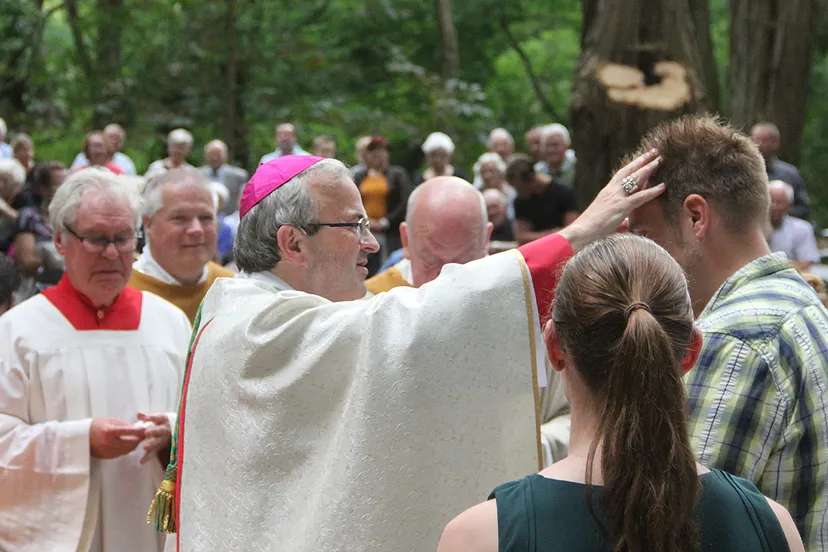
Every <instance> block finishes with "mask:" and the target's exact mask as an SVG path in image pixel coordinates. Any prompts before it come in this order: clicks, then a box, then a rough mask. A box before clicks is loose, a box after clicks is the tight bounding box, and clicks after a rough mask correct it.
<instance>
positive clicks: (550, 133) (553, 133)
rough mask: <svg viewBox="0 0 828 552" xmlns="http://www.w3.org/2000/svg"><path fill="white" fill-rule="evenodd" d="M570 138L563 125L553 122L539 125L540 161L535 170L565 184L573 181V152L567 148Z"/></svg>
mask: <svg viewBox="0 0 828 552" xmlns="http://www.w3.org/2000/svg"><path fill="white" fill-rule="evenodd" d="M570 144H571V140H570V138H569V131H568V130H567V129H566V127H565V126H563V125H561V124H558V123H554V124H551V125H546V126H544V127H541V131H540V161H538V162H537V163H536V164H535V170H536V171H538V172H542V173H544V174H548V175H549V176H551V177H553V178H557V179H558V180H560V181H561V182H563V183H564V184H566V185H567V186H572V184H573V183H574V181H575V154H574V152H573V151H572V150H570V149H569V146H570Z"/></svg>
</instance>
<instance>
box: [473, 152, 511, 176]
mask: <svg viewBox="0 0 828 552" xmlns="http://www.w3.org/2000/svg"><path fill="white" fill-rule="evenodd" d="M488 163H494V164H495V166H496V167H497V170H499V171H500V174H502V175H504V176H505V175H506V162H505V161H503V158H502V157H500V155H498V154H497V153H493V152H486V153H484V154H483V155H481V156H480V157H478V159H477V162H476V163H475V164H474V176H480V169H482V168H483V165H486V164H488Z"/></svg>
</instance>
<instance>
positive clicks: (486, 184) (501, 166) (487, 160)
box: [474, 152, 517, 221]
mask: <svg viewBox="0 0 828 552" xmlns="http://www.w3.org/2000/svg"><path fill="white" fill-rule="evenodd" d="M474 183H475V187H476V188H477V189H478V190H489V189H494V190H498V191H500V192H502V193H503V195H505V196H506V200H507V202H508V205H507V211H508V217H509V220H510V221H511V220H514V219H515V206H514V202H515V198H516V197H517V190H515V188H514V187H513V186H512V185H510V184H509V183H508V182H506V163H505V162H504V161H503V159H502V158H501V157H500V156H499V155H497V154H496V153H491V152H489V153H484V154H483V155H481V156H480V157H479V158H478V159H477V162H476V163H475V164H474Z"/></svg>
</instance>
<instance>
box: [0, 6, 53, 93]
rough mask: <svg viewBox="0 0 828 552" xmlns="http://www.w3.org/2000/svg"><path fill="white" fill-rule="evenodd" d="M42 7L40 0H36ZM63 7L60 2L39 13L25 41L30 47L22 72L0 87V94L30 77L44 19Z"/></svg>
mask: <svg viewBox="0 0 828 552" xmlns="http://www.w3.org/2000/svg"><path fill="white" fill-rule="evenodd" d="M37 3H38V4H39V5H40V6H41V7H42V2H37ZM61 8H63V6H62V5H61V4H58V5H56V6H52V7H51V8H49V9H48V10H46V11H45V12H42V13H41V14H40V18H39V19H38V20H37V26H36V27H35V30H34V32H33V33H32V36H31V38H30V39H29V40H27V41H26V42H27V43H28V44H30V48H29V51H28V56H27V57H26V61H25V65H24V69H23V71H22V72H19V73H18V74H17V75H16V76H15V77H14V78H12V79H11V80H10V81H9V82H8V83H6V84H5V85H4V86H2V87H0V94H5V93H6V92H8V91H9V90H11V89H12V88H14V87H15V86H17V85H19V84H22V83H26V82H28V81H29V80H30V79H31V76H32V71H33V70H34V60H35V59H36V58H37V57H39V55H38V52H37V50H39V49H40V44H41V42H42V40H43V29H44V28H45V27H46V21H47V20H48V19H49V17H51V16H52V14H53V13H55V12H56V11H58V10H60V9H61ZM21 55H25V53H24V52H21Z"/></svg>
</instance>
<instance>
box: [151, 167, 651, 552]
mask: <svg viewBox="0 0 828 552" xmlns="http://www.w3.org/2000/svg"><path fill="white" fill-rule="evenodd" d="M654 167H655V155H653V154H647V155H643V156H641V157H640V158H638V159H637V160H636V161H634V162H633V163H631V164H630V165H628V166H626V167H625V168H624V169H622V170H621V171H620V172H619V174H618V175H616V176H615V177H614V178H613V179H612V181H611V182H610V183H609V184H608V185H607V187H606V188H605V189H604V190H603V191H602V192H601V193H600V194H599V196H598V198H597V199H596V201H595V202H594V203H593V205H592V206H591V207H590V208H589V209H587V211H586V212H585V213H584V214H583V216H582V217H581V218H580V219H579V220H578V222H577V223H576V224H573V225H572V226H570V227H569V228H567V229H565V230H564V231H562V232H561V233H560V234H558V235H555V236H549V237H547V238H544V239H542V240H538V241H537V242H535V243H534V244H531V245H529V246H526V247H523V248H521V249H520V250H513V251H509V252H506V253H503V254H500V255H494V256H491V257H486V258H484V259H481V260H479V261H474V262H471V263H468V264H466V265H452V266H450V267H446V268H445V269H444V270H443V271H442V273H441V275H440V276H439V277H438V278H436V279H435V280H433V281H432V282H430V283H429V284H427V285H424V286H422V287H420V288H416V289H411V288H396V289H393V290H391V291H389V292H387V293H382V294H379V295H377V296H375V297H372V298H371V299H368V300H364V301H357V299H361V298H362V297H363V296H364V295H365V293H366V287H365V278H366V276H367V274H368V270H367V268H366V267H365V265H366V263H367V259H368V255H370V254H371V253H376V252H377V250H378V247H379V246H378V244H377V241H376V239H375V238H374V236H373V235H372V233H371V229H370V222H369V219H368V214H367V213H366V210H365V207H364V206H363V204H362V199H361V197H360V194H359V189H358V188H357V187H356V185H355V184H354V182H353V180H352V179H351V177H350V173H349V171H348V169H347V167H346V166H345V165H343V164H342V163H341V162H339V161H336V160H333V159H322V158H318V157H302V156H285V157H282V158H279V159H276V160H274V161H271V162H269V163H266V164H264V165H262V166H260V167H259V168H258V169H257V171H256V173H255V174H254V175H253V177H252V178H251V180H250V182H249V183H248V184H247V186H246V187H245V189H244V192H243V194H242V199H241V207H240V215H241V223H240V225H239V230H238V234H237V236H236V244H235V251H234V252H235V258H236V263H237V265H238V267H239V269H240V270H241V271H242V274H241V275H240V277H238V278H232V279H229V278H220V279H218V280H216V282H215V283H214V284H213V286H212V287H211V288H210V290H209V291H208V292H207V295H206V296H205V298H204V301H203V302H202V305H201V307H200V308H199V314H198V315H197V317H196V320H195V323H194V334H193V342H192V345H191V349H190V352H189V365H188V369H187V372H186V375H185V379H184V386H183V393H182V399H181V407H180V411H179V412H180V414H179V416H180V417H179V418H178V422H179V423H178V424H177V429H176V434H177V437H176V438H175V439H174V445H173V451H172V456H171V464H170V466H168V468H167V480H166V481H165V482H164V484H163V485H162V486H161V488H160V489H159V491H158V494H157V497H156V498H157V500H156V501H155V502H154V503H153V504H152V507H151V509H150V512H149V515H148V518H149V521H150V522H151V523H153V524H155V526H156V528H158V529H160V530H165V531H176V530H177V536H176V539H177V541H178V546H179V550H181V551H182V552H184V551H192V550H199V551H203V552H210V551H213V550H229V549H232V550H254V549H272V548H274V547H276V548H278V549H279V550H290V551H292V552H310V551H315V550H360V549H368V548H370V549H375V550H407V551H414V552H419V551H425V550H433V549H434V546H435V543H436V542H437V539H438V537H439V536H440V532H441V530H442V528H443V526H444V525H445V523H446V520H447V519H450V518H451V516H452V515H456V513H457V512H459V511H461V510H462V509H463V508H464V507H465V506H466V505H468V504H472V503H474V502H476V501H478V500H479V497H480V492H481V489H485V488H487V487H488V486H490V485H493V484H496V483H498V482H499V481H501V480H502V478H503V477H505V476H506V475H513V474H519V473H528V472H529V471H530V470H535V469H538V467H539V464H540V453H539V451H540V447H539V439H538V427H537V425H536V409H535V397H536V393H537V386H538V385H542V384H543V381H542V380H543V374H544V373H543V371H542V370H541V371H540V372H539V371H538V369H537V366H538V359H539V358H542V357H541V356H540V355H541V351H540V349H539V345H540V344H541V343H542V341H541V336H540V333H541V332H540V325H539V318H538V313H544V314H545V313H547V312H548V310H549V305H550V302H551V300H552V294H553V293H554V289H555V282H556V278H557V276H556V275H557V273H558V268H559V267H560V265H561V264H562V263H564V262H565V261H566V260H567V259H568V258H569V257H570V256H571V255H572V253H573V251H574V250H577V249H580V248H582V247H584V246H585V244H586V243H588V242H589V241H591V240H593V239H596V238H598V237H601V236H603V235H606V234H608V233H610V232H612V231H614V230H615V229H616V228H617V227H618V225H619V224H620V223H621V222H622V221H623V220H624V219H625V217H626V216H627V215H628V214H629V213H630V211H631V210H632V209H634V208H635V207H637V206H639V205H642V204H643V203H645V202H646V201H649V200H650V199H652V198H654V197H657V196H658V195H659V194H660V193H662V192H663V191H664V186H656V187H654V188H651V189H646V190H641V191H637V190H636V189H631V188H629V187H626V186H625V185H622V181H623V180H624V178H625V177H628V178H627V179H628V180H630V179H633V180H635V181H636V182H638V183H640V188H642V189H643V188H645V187H646V181H647V177H648V175H649V174H650V172H651V171H652V170H653V169H654ZM530 351H531V352H530ZM539 379H540V381H538V380H539ZM470 474H473V475H470Z"/></svg>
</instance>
